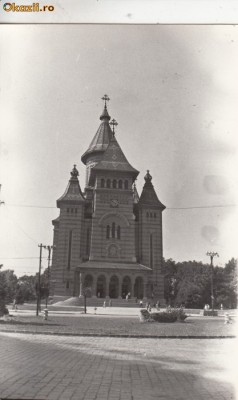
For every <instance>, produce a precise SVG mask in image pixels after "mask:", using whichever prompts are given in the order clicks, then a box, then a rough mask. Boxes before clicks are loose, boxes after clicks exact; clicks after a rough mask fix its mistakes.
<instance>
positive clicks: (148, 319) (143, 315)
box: [140, 308, 153, 322]
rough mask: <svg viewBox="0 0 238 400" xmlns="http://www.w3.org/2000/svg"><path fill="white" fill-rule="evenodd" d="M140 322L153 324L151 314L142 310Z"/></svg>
mask: <svg viewBox="0 0 238 400" xmlns="http://www.w3.org/2000/svg"><path fill="white" fill-rule="evenodd" d="M140 321H141V322H151V321H153V319H152V318H151V314H150V313H149V311H147V310H146V309H145V308H143V309H142V310H140Z"/></svg>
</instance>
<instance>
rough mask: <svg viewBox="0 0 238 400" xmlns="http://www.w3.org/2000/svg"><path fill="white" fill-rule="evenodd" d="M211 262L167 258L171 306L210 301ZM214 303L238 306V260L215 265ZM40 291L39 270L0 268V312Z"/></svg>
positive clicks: (43, 293)
mask: <svg viewBox="0 0 238 400" xmlns="http://www.w3.org/2000/svg"><path fill="white" fill-rule="evenodd" d="M211 272H212V271H211V266H210V264H203V263H202V262H197V261H184V262H177V263H176V262H175V261H173V260H172V259H169V260H165V261H164V281H165V300H166V303H167V304H170V305H171V306H176V305H177V306H180V305H181V304H182V305H184V306H185V307H187V308H203V307H204V305H205V304H210V305H211ZM213 284H214V298H215V299H214V305H215V307H217V308H220V307H221V304H222V305H223V307H224V308H236V307H237V260H235V259H234V258H232V259H231V260H230V261H228V263H227V264H226V265H225V267H224V268H222V267H217V266H215V267H214V269H213ZM40 290H41V298H45V297H46V296H48V272H47V270H45V271H44V273H43V274H42V276H41V289H40ZM37 291H38V274H35V275H34V276H33V275H30V276H29V275H23V276H21V277H20V278H17V276H16V275H15V274H14V271H13V270H11V269H8V270H2V269H1V268H0V316H1V315H2V314H3V313H4V310H5V307H6V304H10V303H12V302H13V300H14V299H15V300H16V303H17V304H22V303H24V302H30V301H35V300H36V297H37Z"/></svg>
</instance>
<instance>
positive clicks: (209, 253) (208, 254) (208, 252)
mask: <svg viewBox="0 0 238 400" xmlns="http://www.w3.org/2000/svg"><path fill="white" fill-rule="evenodd" d="M206 255H207V256H208V257H210V260H211V300H212V315H213V312H214V288H213V258H214V257H219V254H218V253H215V252H212V251H207V253H206Z"/></svg>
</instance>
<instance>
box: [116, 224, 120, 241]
mask: <svg viewBox="0 0 238 400" xmlns="http://www.w3.org/2000/svg"><path fill="white" fill-rule="evenodd" d="M117 239H121V227H120V225H118V226H117Z"/></svg>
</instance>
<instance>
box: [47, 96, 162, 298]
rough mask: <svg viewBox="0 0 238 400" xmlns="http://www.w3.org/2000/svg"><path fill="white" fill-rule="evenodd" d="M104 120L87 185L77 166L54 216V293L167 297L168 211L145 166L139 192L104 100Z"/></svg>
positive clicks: (90, 153)
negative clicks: (165, 246) (165, 217)
mask: <svg viewBox="0 0 238 400" xmlns="http://www.w3.org/2000/svg"><path fill="white" fill-rule="evenodd" d="M100 120H101V124H100V126H99V129H98V131H97V133H96V135H95V136H94V138H93V140H92V142H91V144H90V146H89V148H88V150H87V151H86V152H85V153H84V154H83V156H82V161H83V163H84V164H85V166H86V187H85V190H84V192H82V191H81V188H80V184H79V180H78V171H77V169H76V166H74V168H73V170H72V172H71V178H70V180H69V183H68V186H67V188H66V191H65V193H64V194H63V196H61V198H60V199H59V200H57V206H58V208H59V209H60V215H59V217H58V218H57V219H56V220H54V221H53V226H54V242H53V244H54V250H53V257H52V272H51V286H50V287H51V294H52V295H55V296H65V297H72V296H82V295H83V291H84V290H85V288H87V290H88V293H89V294H90V295H91V296H92V297H94V296H97V297H101V298H106V297H110V298H121V297H122V298H124V297H126V295H127V294H128V293H129V294H130V296H131V297H136V298H138V299H140V298H153V299H154V300H156V301H157V300H159V301H160V302H163V301H164V292H163V288H164V282H163V274H162V260H163V249H162V211H163V210H164V208H165V206H164V205H163V204H162V203H161V202H160V201H159V200H158V197H157V195H156V193H155V190H154V188H153V185H152V182H151V180H152V177H151V175H150V174H149V172H147V174H146V176H145V184H144V187H143V190H142V193H141V196H139V195H138V193H137V190H136V187H135V183H134V182H135V179H136V177H137V175H138V174H139V172H138V171H137V170H136V169H134V168H133V167H132V166H131V165H130V164H129V162H128V161H127V159H126V157H125V155H124V154H123V152H122V150H121V148H120V146H119V144H118V142H117V140H116V138H115V134H114V125H113V130H112V129H111V126H110V123H109V121H110V116H109V115H108V112H107V107H106V104H105V107H104V110H103V113H102V115H101V117H100Z"/></svg>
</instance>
